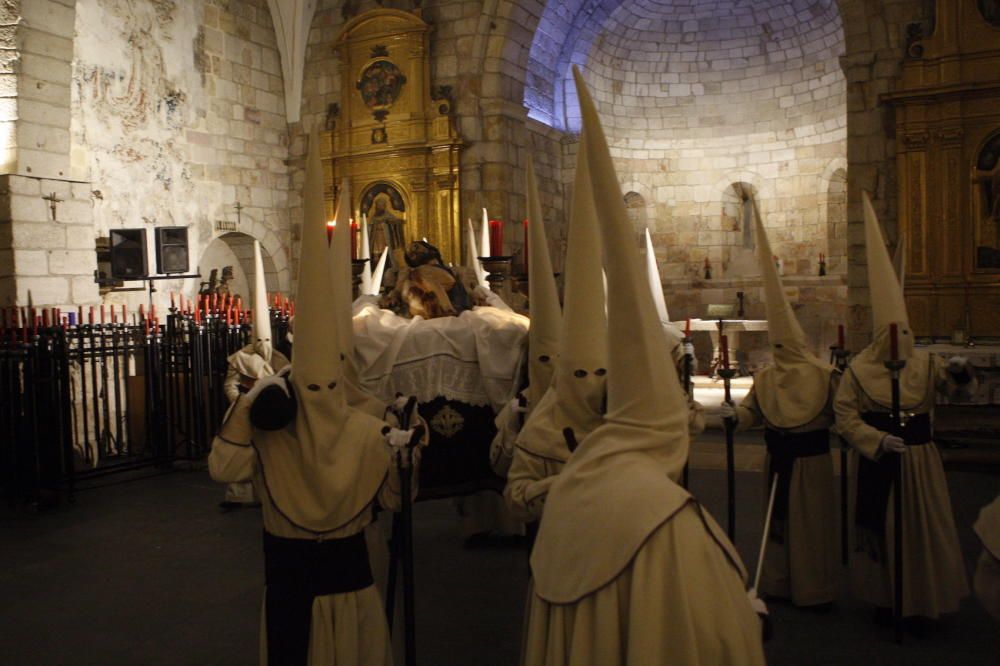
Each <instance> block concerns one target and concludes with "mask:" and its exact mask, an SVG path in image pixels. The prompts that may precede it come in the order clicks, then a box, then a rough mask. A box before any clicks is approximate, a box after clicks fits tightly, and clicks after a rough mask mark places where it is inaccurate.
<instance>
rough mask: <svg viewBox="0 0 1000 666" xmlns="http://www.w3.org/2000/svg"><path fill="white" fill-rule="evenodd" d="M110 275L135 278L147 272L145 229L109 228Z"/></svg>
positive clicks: (143, 275)
mask: <svg viewBox="0 0 1000 666" xmlns="http://www.w3.org/2000/svg"><path fill="white" fill-rule="evenodd" d="M110 236H111V247H110V253H111V276H112V277H116V278H119V279H125V280H136V279H138V278H142V277H145V276H146V275H148V274H149V263H148V261H147V259H146V230H145V229H112V230H111V234H110Z"/></svg>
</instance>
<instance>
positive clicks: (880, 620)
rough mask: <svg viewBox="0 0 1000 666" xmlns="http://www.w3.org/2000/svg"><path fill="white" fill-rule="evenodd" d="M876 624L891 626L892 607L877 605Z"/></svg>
mask: <svg viewBox="0 0 1000 666" xmlns="http://www.w3.org/2000/svg"><path fill="white" fill-rule="evenodd" d="M874 620H875V626H877V627H891V626H892V609H891V608H886V607H885V606H876V607H875V613H874Z"/></svg>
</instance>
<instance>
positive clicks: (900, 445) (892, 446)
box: [879, 435, 906, 453]
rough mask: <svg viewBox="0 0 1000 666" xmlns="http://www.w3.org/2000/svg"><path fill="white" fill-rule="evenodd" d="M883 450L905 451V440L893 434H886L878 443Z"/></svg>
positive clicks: (892, 451) (891, 451)
mask: <svg viewBox="0 0 1000 666" xmlns="http://www.w3.org/2000/svg"><path fill="white" fill-rule="evenodd" d="M879 446H881V447H882V450H883V451H887V452H889V453H906V442H904V441H903V440H902V439H901V438H899V437H896V436H895V435H886V436H885V437H883V438H882V441H881V442H880V443H879Z"/></svg>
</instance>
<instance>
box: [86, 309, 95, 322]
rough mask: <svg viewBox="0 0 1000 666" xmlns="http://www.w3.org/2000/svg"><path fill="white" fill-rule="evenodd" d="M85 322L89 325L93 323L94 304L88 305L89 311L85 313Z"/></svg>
mask: <svg viewBox="0 0 1000 666" xmlns="http://www.w3.org/2000/svg"><path fill="white" fill-rule="evenodd" d="M87 323H88V324H90V325H91V326H93V325H94V306H93V305H91V306H90V312H89V313H88V314H87Z"/></svg>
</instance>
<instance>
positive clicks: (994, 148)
mask: <svg viewBox="0 0 1000 666" xmlns="http://www.w3.org/2000/svg"><path fill="white" fill-rule="evenodd" d="M935 23H936V25H935V27H934V30H933V32H932V34H930V35H922V34H920V26H919V25H915V26H912V27H911V28H910V41H909V44H908V45H907V59H906V60H905V61H904V63H903V74H902V81H901V82H900V85H899V86H898V87H897V89H896V90H895V91H893V92H892V93H889V94H885V95H882V98H881V99H882V101H883V102H886V103H888V104H890V105H891V106H892V108H893V109H894V111H895V114H894V116H895V130H896V163H897V167H898V196H899V208H898V210H899V229H900V232H901V238H903V239H904V240H905V241H906V245H907V247H906V304H907V309H908V310H909V313H910V324H911V325H912V326H913V329H914V331H915V332H916V334H917V335H926V336H936V337H937V336H942V337H943V336H948V335H949V334H951V333H952V331H956V330H961V331H964V332H965V334H966V335H974V336H995V335H998V331H1000V233H998V230H1000V196H998V195H1000V176H998V174H1000V167H998V158H1000V1H997V0H992V1H986V0H969V1H968V2H954V0H939V2H938V3H937V10H936V21H935Z"/></svg>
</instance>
